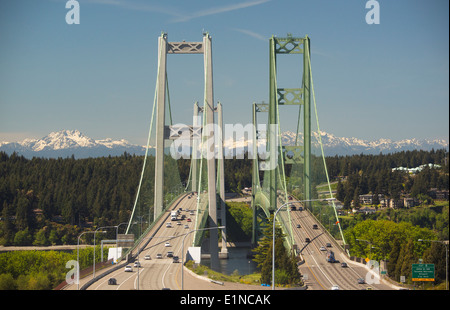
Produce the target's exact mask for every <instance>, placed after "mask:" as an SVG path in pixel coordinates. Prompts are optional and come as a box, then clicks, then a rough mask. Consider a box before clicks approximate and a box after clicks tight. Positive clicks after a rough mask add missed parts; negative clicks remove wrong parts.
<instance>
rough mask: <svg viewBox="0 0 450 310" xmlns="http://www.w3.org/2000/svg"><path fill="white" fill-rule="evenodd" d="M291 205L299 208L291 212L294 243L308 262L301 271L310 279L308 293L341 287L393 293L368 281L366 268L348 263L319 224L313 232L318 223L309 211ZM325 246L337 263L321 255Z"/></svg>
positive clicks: (285, 215) (344, 255) (381, 285)
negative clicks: (306, 240) (343, 264)
mask: <svg viewBox="0 0 450 310" xmlns="http://www.w3.org/2000/svg"><path fill="white" fill-rule="evenodd" d="M292 205H294V206H296V209H297V211H291V212H290V217H291V221H292V227H293V228H292V229H293V233H294V240H295V242H296V244H297V246H298V247H299V249H300V250H301V253H302V256H303V258H304V260H305V264H304V265H302V266H301V267H300V271H301V273H302V274H307V275H308V281H307V282H308V283H309V289H313V290H329V289H331V287H332V286H333V285H338V286H339V289H341V290H362V289H367V288H371V289H374V290H388V289H391V287H390V286H388V285H385V284H383V283H382V282H381V281H376V280H377V279H373V278H372V277H369V276H370V275H369V276H367V274H368V270H367V269H366V268H365V267H363V266H357V265H356V264H355V263H353V262H351V261H349V259H348V258H347V255H346V254H345V253H344V252H343V250H342V249H341V247H339V246H338V245H337V244H336V243H335V242H334V240H333V239H332V238H331V237H330V236H329V235H328V234H327V233H326V232H324V231H323V230H322V227H321V225H320V224H319V225H318V229H313V225H314V224H318V223H317V222H316V220H315V219H314V217H313V216H312V215H311V214H310V213H309V212H308V211H306V210H305V211H298V207H299V206H301V205H300V204H299V203H296V204H292ZM280 213H282V214H281V216H283V217H284V218H287V211H284V212H281V211H280ZM297 224H299V225H300V228H297ZM305 238H310V240H311V242H309V243H307V242H305ZM327 243H330V244H331V247H326V244H327ZM322 246H323V247H325V249H327V250H331V251H333V252H334V254H335V258H336V260H337V261H338V263H329V262H327V261H326V255H327V251H321V250H320V248H321V247H322ZM342 262H346V263H347V266H348V267H345V268H344V267H341V264H340V263H342ZM366 276H367V278H366ZM358 278H363V279H365V281H366V282H368V283H369V284H368V283H365V284H359V283H358ZM376 282H380V283H376Z"/></svg>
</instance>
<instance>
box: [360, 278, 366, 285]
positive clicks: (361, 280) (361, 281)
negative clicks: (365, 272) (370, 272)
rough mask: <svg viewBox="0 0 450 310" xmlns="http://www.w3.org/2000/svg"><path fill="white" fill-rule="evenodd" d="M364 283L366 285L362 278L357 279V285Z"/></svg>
mask: <svg viewBox="0 0 450 310" xmlns="http://www.w3.org/2000/svg"><path fill="white" fill-rule="evenodd" d="M364 283H366V281H364V279H363V278H359V279H358V284H364Z"/></svg>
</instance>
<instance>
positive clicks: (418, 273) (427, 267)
mask: <svg viewBox="0 0 450 310" xmlns="http://www.w3.org/2000/svg"><path fill="white" fill-rule="evenodd" d="M412 280H413V281H434V264H412Z"/></svg>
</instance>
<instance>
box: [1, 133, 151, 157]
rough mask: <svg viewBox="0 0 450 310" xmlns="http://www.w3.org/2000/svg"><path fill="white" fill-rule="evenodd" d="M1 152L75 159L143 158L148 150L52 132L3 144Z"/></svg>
mask: <svg viewBox="0 0 450 310" xmlns="http://www.w3.org/2000/svg"><path fill="white" fill-rule="evenodd" d="M0 151H4V152H6V153H8V154H11V153H13V152H17V153H19V154H20V155H23V156H25V157H29V158H31V157H33V156H36V157H52V158H55V157H63V158H64V157H68V156H69V157H70V156H72V155H74V156H75V158H86V157H101V156H109V155H111V156H118V155H122V154H123V153H124V152H127V153H130V154H136V155H143V154H144V153H145V148H144V147H142V146H139V145H134V144H131V143H129V142H128V141H127V140H124V139H122V140H112V139H110V138H108V139H102V140H94V139H92V138H89V137H87V136H86V135H84V134H82V133H81V132H80V131H78V130H62V131H57V132H52V133H50V134H49V135H47V136H45V137H43V138H42V139H25V140H23V141H21V142H12V143H8V142H0Z"/></svg>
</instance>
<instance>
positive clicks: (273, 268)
mask: <svg viewBox="0 0 450 310" xmlns="http://www.w3.org/2000/svg"><path fill="white" fill-rule="evenodd" d="M333 200H336V198H326V199H307V200H299V201H289V202H286V203H285V204H283V205H282V206H281V207H279V208H278V209H277V210H276V211H275V213H274V215H273V229H272V290H275V219H276V217H277V213H278V211H280V210H281V209H282V208H283V207H285V206H287V205H288V204H292V203H302V202H309V201H333Z"/></svg>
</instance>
